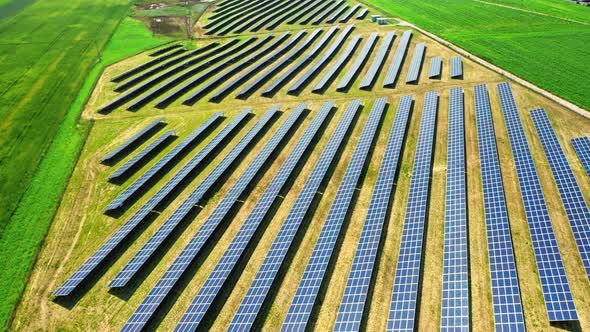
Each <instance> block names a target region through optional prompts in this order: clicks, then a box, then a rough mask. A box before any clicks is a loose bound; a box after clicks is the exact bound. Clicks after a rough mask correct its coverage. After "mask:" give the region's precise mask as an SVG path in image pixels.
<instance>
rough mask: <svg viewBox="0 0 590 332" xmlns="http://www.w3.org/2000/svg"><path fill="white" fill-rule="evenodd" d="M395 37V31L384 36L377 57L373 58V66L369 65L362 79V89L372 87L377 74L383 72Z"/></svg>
mask: <svg viewBox="0 0 590 332" xmlns="http://www.w3.org/2000/svg"><path fill="white" fill-rule="evenodd" d="M394 39H395V32H388V33H387V34H386V35H385V38H383V41H382V42H381V46H380V47H379V51H377V55H376V56H375V59H373V63H371V66H370V67H369V71H368V72H367V73H366V74H365V76H364V77H363V79H362V80H361V85H360V88H361V89H364V90H367V89H371V87H372V86H373V83H375V80H376V79H377V76H378V75H379V73H380V72H381V68H383V64H384V62H385V58H386V57H387V55H388V54H389V50H390V49H391V45H392V44H393V40H394Z"/></svg>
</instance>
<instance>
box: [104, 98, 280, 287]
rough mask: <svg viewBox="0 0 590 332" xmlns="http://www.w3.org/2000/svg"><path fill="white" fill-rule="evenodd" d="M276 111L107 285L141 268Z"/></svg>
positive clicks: (119, 284) (121, 281)
mask: <svg viewBox="0 0 590 332" xmlns="http://www.w3.org/2000/svg"><path fill="white" fill-rule="evenodd" d="M276 112H278V107H274V108H272V109H271V110H270V111H268V112H267V113H266V114H265V115H264V116H263V118H262V119H260V120H259V121H258V123H257V125H256V126H255V127H254V128H253V129H252V130H250V132H248V134H246V135H245V136H244V137H243V138H242V139H241V140H240V142H239V143H238V144H237V145H236V146H235V147H234V148H233V149H232V151H230V152H229V153H228V154H227V155H226V156H225V158H224V159H223V160H222V161H221V162H220V163H219V165H217V166H216V167H215V169H213V171H211V173H209V175H207V177H206V178H205V179H204V180H203V181H202V182H201V183H200V184H199V185H198V186H197V188H196V189H195V190H194V191H193V192H192V193H191V194H190V195H189V196H188V197H187V198H186V199H185V201H184V202H183V203H182V204H181V205H180V207H179V208H178V209H176V210H175V211H174V213H173V214H172V215H171V216H170V217H169V218H168V219H167V220H166V221H165V222H164V223H163V224H162V225H161V226H160V228H158V230H157V231H156V233H155V234H154V235H152V237H151V238H150V239H149V240H148V241H147V243H146V244H145V245H144V246H143V247H142V248H141V249H140V250H139V251H138V252H137V253H136V254H135V256H133V258H132V259H131V261H130V262H129V263H127V265H125V266H124V267H123V269H122V270H121V271H120V272H119V273H118V274H117V276H116V277H115V279H113V280H112V281H111V282H110V284H109V287H113V288H115V287H125V286H126V285H127V283H128V282H129V280H131V278H133V276H135V274H136V273H137V272H138V271H139V270H140V269H141V267H142V266H143V265H144V264H145V263H146V262H147V261H148V260H149V259H150V258H151V257H152V255H153V254H154V252H156V250H157V249H158V248H159V247H160V245H162V243H163V242H164V241H166V239H167V238H168V236H170V233H172V231H173V230H174V229H175V228H176V226H178V224H179V223H180V222H182V221H183V220H184V218H186V216H187V215H188V213H189V212H190V211H191V210H192V209H193V208H194V207H195V205H197V204H198V203H199V202H200V201H201V200H202V199H203V197H204V196H205V195H206V194H207V192H209V190H211V187H213V186H214V185H215V183H217V181H219V179H220V178H221V177H222V176H223V175H224V174H225V172H227V170H228V168H229V167H230V166H231V165H232V164H233V163H234V162H235V160H236V159H237V158H238V157H239V156H240V154H241V153H242V152H243V150H244V149H245V148H246V147H247V146H248V145H249V144H251V143H252V142H253V140H254V138H255V137H256V135H257V134H258V132H260V130H261V128H262V127H263V125H264V124H266V123H268V121H269V120H270V118H272V116H273V115H274V114H275V113H276Z"/></svg>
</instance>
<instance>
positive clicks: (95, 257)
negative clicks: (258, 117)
mask: <svg viewBox="0 0 590 332" xmlns="http://www.w3.org/2000/svg"><path fill="white" fill-rule="evenodd" d="M219 116H221V114H220V113H216V114H214V115H213V117H212V118H210V119H209V120H208V121H207V122H205V124H204V125H203V126H206V127H208V126H209V122H210V121H211V119H216V118H217V117H219ZM238 118H240V117H238ZM240 121H241V120H240ZM234 122H235V121H234ZM203 130H204V129H203ZM218 136H219V135H218ZM205 157H206V155H204V156H203V159H204V158H205ZM198 163H200V161H198V162H196V163H195V164H198ZM195 166H196V165H195ZM172 182H173V180H171V181H170V182H168V184H166V185H165V186H164V188H162V189H160V191H158V193H157V194H156V195H154V196H153V197H152V198H151V199H150V200H149V201H148V202H147V203H146V204H145V205H144V206H143V207H142V208H141V209H139V211H137V212H136V213H135V214H134V215H133V216H132V217H131V218H130V219H129V220H128V221H127V222H125V224H123V226H121V228H119V229H118V230H117V231H116V232H115V233H114V234H113V235H112V236H111V237H110V238H109V239H108V240H107V241H106V242H105V243H103V244H102V245H101V246H100V248H99V249H98V250H97V251H96V252H94V254H92V256H91V257H90V258H88V259H87V260H86V261H85V262H84V264H82V266H80V267H79V268H78V270H76V271H75V272H74V273H73V274H72V275H71V276H70V277H69V278H68V279H67V280H66V281H65V282H64V283H63V284H62V285H61V286H60V287H59V288H58V289H57V290H56V291H55V292H54V293H53V295H54V296H57V297H60V296H69V295H71V294H72V292H73V291H74V290H75V289H76V288H77V287H78V286H79V285H80V284H81V283H82V282H83V281H85V280H86V279H87V278H88V276H89V275H90V274H91V273H92V272H93V271H94V270H96V268H97V267H98V266H99V265H100V264H101V263H102V262H103V261H104V259H105V258H107V257H108V256H109V255H110V254H111V253H112V252H113V251H114V250H115V249H116V248H117V247H118V246H119V245H120V244H121V243H122V242H123V240H125V239H126V238H127V236H128V235H129V234H130V233H131V232H132V231H134V230H135V229H136V228H137V226H138V225H139V224H140V223H141V222H142V221H144V220H145V218H146V217H147V216H148V215H149V214H150V212H151V211H152V210H153V209H154V208H155V207H156V206H157V205H158V204H159V203H160V202H161V201H162V199H164V197H165V196H166V195H167V194H168V193H170V191H172V189H174V187H175V186H176V185H177V184H178V183H175V184H174V185H169V184H171V183H172ZM179 182H180V181H179ZM121 204H122V203H121Z"/></svg>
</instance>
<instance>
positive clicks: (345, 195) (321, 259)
mask: <svg viewBox="0 0 590 332" xmlns="http://www.w3.org/2000/svg"><path fill="white" fill-rule="evenodd" d="M386 105H387V97H383V98H379V99H377V100H376V101H375V104H374V105H373V108H372V109H371V113H370V114H369V118H368V120H367V123H366V124H365V127H364V128H363V132H362V134H361V137H360V139H359V141H358V143H357V146H356V148H355V150H354V152H353V154H352V158H351V159H350V162H349V163H348V166H347V168H346V171H345V173H344V177H343V178H342V181H341V182H340V186H339V187H338V191H337V192H336V197H335V198H334V201H333V202H332V206H331V207H330V211H329V212H328V216H327V217H326V221H325V222H324V225H323V226H322V230H321V232H320V235H319V237H318V239H317V242H316V244H315V246H314V248H313V252H312V254H311V257H310V258H309V261H308V263H307V266H306V267H305V272H303V277H302V278H301V281H300V282H299V286H298V287H297V291H296V292H295V297H294V298H293V301H292V302H291V306H290V307H289V311H288V312H287V317H286V318H285V321H284V322H283V326H282V328H281V330H282V331H294V330H299V331H303V330H304V329H305V327H306V325H307V322H308V320H309V316H310V315H311V312H312V309H313V305H314V303H315V300H316V297H317V294H318V292H319V290H320V287H321V285H322V282H323V278H324V275H325V273H326V269H327V268H328V265H329V264H330V260H331V258H332V254H333V251H334V248H335V246H336V241H337V240H338V237H339V235H340V231H341V229H342V225H343V223H344V222H345V219H346V216H347V214H348V211H349V209H350V208H351V205H353V195H354V193H355V191H356V190H357V185H358V183H359V180H360V178H361V174H362V173H363V170H364V168H365V166H366V160H367V158H369V157H370V154H371V147H372V145H373V142H374V140H375V136H376V134H377V132H378V129H379V126H380V123H381V119H382V117H383V113H384V112H385V108H386Z"/></svg>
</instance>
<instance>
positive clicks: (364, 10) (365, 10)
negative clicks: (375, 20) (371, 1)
mask: <svg viewBox="0 0 590 332" xmlns="http://www.w3.org/2000/svg"><path fill="white" fill-rule="evenodd" d="M368 12H369V8H364V9H363V10H361V12H360V13H359V14H358V15H357V17H356V19H357V20H362V19H363V18H365V16H367V13H368Z"/></svg>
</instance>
